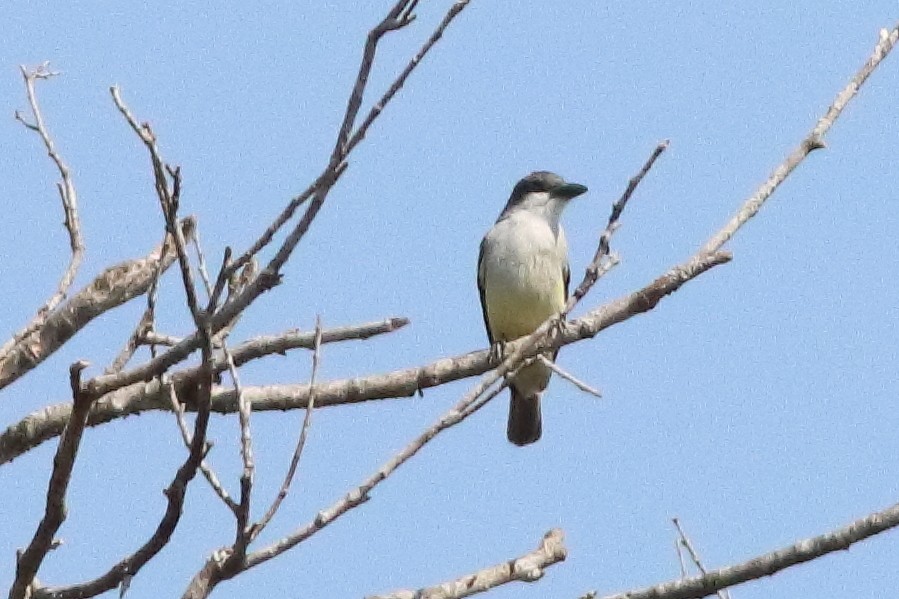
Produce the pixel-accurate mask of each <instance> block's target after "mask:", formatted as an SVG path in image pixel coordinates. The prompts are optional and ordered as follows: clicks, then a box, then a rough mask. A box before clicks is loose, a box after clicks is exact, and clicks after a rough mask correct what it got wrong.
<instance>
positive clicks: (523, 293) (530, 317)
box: [480, 218, 568, 341]
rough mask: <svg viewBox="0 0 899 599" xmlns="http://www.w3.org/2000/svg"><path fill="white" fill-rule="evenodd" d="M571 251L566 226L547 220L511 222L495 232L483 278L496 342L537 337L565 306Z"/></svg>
mask: <svg viewBox="0 0 899 599" xmlns="http://www.w3.org/2000/svg"><path fill="white" fill-rule="evenodd" d="M567 253H568V250H567V245H566V242H565V237H564V233H563V232H562V230H561V228H557V229H556V230H553V228H552V227H551V226H550V224H549V223H548V222H546V221H545V219H538V218H535V219H527V218H517V219H515V218H513V219H507V220H504V221H500V222H499V223H497V224H496V225H495V226H494V227H493V229H491V231H490V232H489V233H488V234H487V238H486V240H485V247H484V256H483V259H482V263H481V272H480V277H481V282H482V285H483V287H484V303H485V304H486V305H485V309H486V312H487V318H488V321H489V326H490V328H491V333H492V335H493V338H494V339H496V340H507V341H508V340H512V339H517V338H518V337H521V336H523V335H527V334H529V333H532V332H533V331H534V330H535V329H536V328H537V327H538V326H540V324H541V323H542V322H543V321H544V320H546V319H547V318H549V317H550V316H552V315H553V314H556V313H558V312H559V311H561V310H562V308H564V306H565V296H566V289H565V281H564V276H563V270H564V268H565V266H566V264H567V260H568V258H567Z"/></svg>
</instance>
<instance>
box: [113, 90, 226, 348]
mask: <svg viewBox="0 0 899 599" xmlns="http://www.w3.org/2000/svg"><path fill="white" fill-rule="evenodd" d="M109 93H110V94H111V95H112V100H113V102H114V103H115V105H116V108H118V110H119V112H120V113H121V114H122V116H124V117H125V120H126V121H127V122H128V125H130V126H131V129H132V130H133V131H134V132H135V133H136V134H137V136H138V137H139V138H140V140H141V141H142V142H143V143H144V146H146V148H147V152H148V153H149V154H150V162H151V165H152V167H153V176H154V185H155V188H156V195H157V196H158V197H159V204H160V208H161V209H162V215H163V217H164V219H165V227H166V231H167V232H168V234H169V235H171V236H172V239H173V240H174V243H175V250H176V252H177V254H178V265H179V266H180V267H181V280H182V283H183V286H184V293H185V297H186V300H187V306H188V309H189V310H190V313H191V316H192V317H193V319H194V324H195V325H196V327H197V331H198V332H200V331H202V330H204V328H205V327H206V323H205V321H206V317H205V315H204V313H203V311H201V310H200V305H199V301H198V299H197V290H196V286H195V285H194V275H193V271H192V269H191V266H190V259H189V257H188V255H187V241H186V240H185V238H184V236H183V235H182V233H181V229H180V228H179V227H178V225H177V222H178V216H177V215H178V208H179V202H180V196H181V169H180V168H178V167H176V168H172V167H170V166H168V165H166V164H165V162H163V160H162V157H161V156H160V154H159V148H158V147H157V145H156V135H155V134H154V133H153V129H152V128H151V127H150V124H149V123H141V124H138V121H137V119H136V118H135V117H134V115H133V114H132V113H131V110H130V109H129V108H128V107H127V106H126V105H125V102H124V101H123V100H122V96H121V92H120V91H119V88H118V87H117V86H112V87H110V88H109ZM169 177H171V180H172V183H171V187H169ZM214 332H216V331H213V333H214ZM200 341H201V343H205V341H206V340H205V339H203V338H202V335H201V339H200Z"/></svg>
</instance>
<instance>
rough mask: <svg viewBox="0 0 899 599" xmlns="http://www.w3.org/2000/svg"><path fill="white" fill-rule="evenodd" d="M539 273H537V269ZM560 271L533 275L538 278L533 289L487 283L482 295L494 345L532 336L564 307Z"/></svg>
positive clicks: (501, 283) (504, 283)
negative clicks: (544, 322) (496, 342)
mask: <svg viewBox="0 0 899 599" xmlns="http://www.w3.org/2000/svg"><path fill="white" fill-rule="evenodd" d="M538 270H539V269H538ZM561 274H562V273H561V271H560V272H558V273H553V275H554V276H553V275H550V273H543V272H534V273H531V275H530V276H538V277H540V282H539V284H537V285H534V286H527V285H521V284H517V285H516V284H509V283H508V282H506V281H490V282H488V284H487V285H486V286H485V289H484V292H485V293H484V294H485V296H486V297H485V300H486V302H485V303H486V305H487V320H488V322H489V323H490V329H491V333H492V335H493V339H494V340H495V341H511V340H513V339H517V338H519V337H522V336H524V335H528V334H530V333H533V332H534V330H536V329H537V327H539V326H540V324H542V323H543V321H545V320H546V319H547V318H549V317H551V316H553V315H554V314H558V313H559V312H560V311H561V310H562V309H563V308H564V307H565V288H564V282H563V280H562V276H561Z"/></svg>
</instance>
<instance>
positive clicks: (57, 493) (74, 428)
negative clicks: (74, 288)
mask: <svg viewBox="0 0 899 599" xmlns="http://www.w3.org/2000/svg"><path fill="white" fill-rule="evenodd" d="M87 366H88V363H87V362H85V361H83V360H82V361H80V362H75V363H74V364H72V365H71V366H70V367H69V381H70V383H71V386H72V398H73V399H72V401H73V404H74V409H73V410H72V417H71V418H70V419H69V422H68V424H67V425H66V430H65V432H64V433H63V435H62V438H61V439H60V440H59V447H58V448H57V449H56V456H55V457H54V458H53V472H52V474H51V475H50V485H49V487H48V489H47V505H46V508H45V511H44V517H43V518H41V522H40V524H39V525H38V527H37V530H36V531H35V533H34V537H33V538H32V539H31V543H29V544H28V548H27V549H25V551H24V552H22V554H21V555H20V556H19V559H18V560H17V562H16V579H15V581H14V582H13V585H12V588H11V589H10V590H9V599H24V597H26V596H27V595H28V591H29V588H30V587H32V584H33V581H34V577H35V575H36V574H37V571H38V568H40V566H41V562H43V561H44V557H46V555H47V552H48V551H50V549H51V547H52V545H53V536H54V535H55V534H56V531H58V530H59V527H60V526H62V523H63V521H64V520H65V519H66V491H67V490H68V488H69V481H70V480H71V479H72V469H73V468H74V467H75V458H76V457H77V456H78V446H79V445H80V444H81V435H82V434H83V433H84V425H85V423H86V422H87V413H88V410H90V407H91V402H90V400H89V399H88V398H87V397H86V396H85V395H84V394H83V393H82V392H81V371H83V370H84V369H85V368H87Z"/></svg>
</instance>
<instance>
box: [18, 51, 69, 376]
mask: <svg viewBox="0 0 899 599" xmlns="http://www.w3.org/2000/svg"><path fill="white" fill-rule="evenodd" d="M19 69H20V70H21V72H22V78H23V79H24V81H25V93H26V95H27V96H28V104H29V107H30V108H31V115H32V118H33V119H34V122H33V123H29V122H27V121H26V120H25V117H23V116H22V115H21V113H19V112H18V111H16V114H15V116H16V119H17V120H18V121H19V122H21V123H22V124H23V125H25V127H26V128H27V129H29V130H31V131H34V132H36V133H37V134H38V136H40V138H41V141H42V142H43V143H44V147H45V148H46V150H47V154H48V155H49V156H50V159H51V160H52V161H53V164H55V165H56V169H57V170H58V171H59V176H60V178H61V181H60V182H59V183H57V184H56V187H57V190H58V191H59V196H60V199H61V200H62V209H63V213H64V215H65V223H64V224H65V228H66V231H67V232H68V234H69V248H70V250H71V252H72V255H71V258H70V259H69V264H68V266H67V267H66V270H65V272H64V273H63V275H62V278H61V279H60V281H59V284H58V285H57V287H56V291H55V293H54V294H53V295H52V296H51V297H50V298H49V299H48V300H47V301H46V302H45V303H44V305H43V306H41V308H40V309H39V310H38V311H37V314H36V315H35V316H34V318H33V319H32V320H31V322H30V323H29V324H28V325H27V326H26V327H25V328H24V329H22V330H21V331H19V332H18V333H16V334H15V335H14V336H13V337H12V339H10V340H9V341H7V342H6V343H5V344H4V345H3V347H2V348H0V362H2V361H4V360H6V359H7V357H8V354H9V352H10V351H12V349H13V348H14V347H15V346H16V344H17V343H19V341H21V340H22V339H24V338H25V337H28V336H29V335H31V334H32V333H33V332H34V331H36V330H38V329H40V328H41V327H42V326H43V325H44V323H45V322H46V320H47V318H48V317H49V315H50V314H51V313H52V312H53V310H55V309H56V307H57V306H59V304H60V303H62V301H63V300H64V299H65V297H66V294H67V293H68V291H69V288H70V287H71V286H72V283H74V282H75V275H76V274H77V272H78V268H79V267H80V266H81V261H82V259H83V257H84V240H83V239H82V237H81V220H80V218H79V217H78V194H77V193H76V191H75V184H74V183H73V182H72V175H71V173H70V171H69V167H68V165H67V164H66V163H65V161H63V159H62V156H60V154H59V152H58V151H57V150H56V144H55V143H54V142H53V138H52V137H50V133H49V131H48V130H47V126H46V124H45V123H44V117H43V115H42V114H41V109H40V106H39V105H38V101H37V94H36V93H35V90H34V86H35V83H36V82H37V81H38V80H40V79H49V78H50V77H53V76H55V75H57V74H58V73H55V72H53V71H50V69H49V63H46V62H45V63H44V64H43V65H41V66H39V67H37V68H35V69H32V70H29V69H28V68H26V67H25V66H20V67H19Z"/></svg>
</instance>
